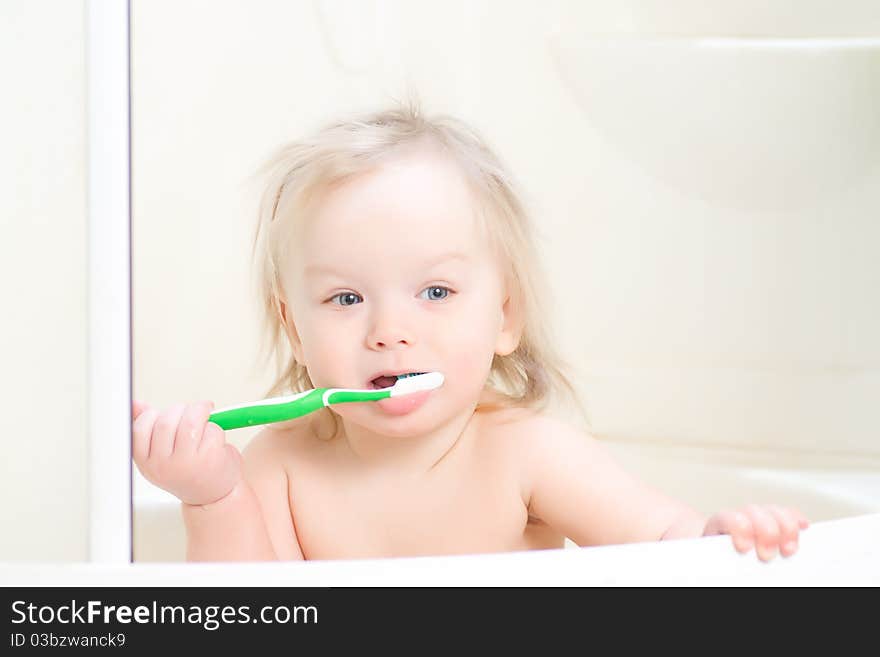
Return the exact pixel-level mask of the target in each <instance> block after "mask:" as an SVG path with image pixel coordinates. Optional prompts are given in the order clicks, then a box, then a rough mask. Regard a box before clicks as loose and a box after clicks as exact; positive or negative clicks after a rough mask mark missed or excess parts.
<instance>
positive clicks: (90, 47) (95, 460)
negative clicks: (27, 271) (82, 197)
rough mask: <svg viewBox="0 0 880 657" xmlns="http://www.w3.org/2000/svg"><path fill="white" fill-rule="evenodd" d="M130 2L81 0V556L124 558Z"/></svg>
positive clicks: (127, 544)
mask: <svg viewBox="0 0 880 657" xmlns="http://www.w3.org/2000/svg"><path fill="white" fill-rule="evenodd" d="M128 17H129V6H128V2H127V0H88V1H87V5H86V27H87V29H86V53H87V54H86V75H87V77H88V99H87V103H88V105H87V111H88V117H89V118H88V121H89V124H88V167H89V169H88V181H89V182H88V185H89V187H88V217H89V226H88V228H89V265H88V266H89V379H88V385H89V389H88V396H89V445H90V450H91V453H90V458H89V466H90V479H89V481H90V490H89V498H90V499H89V523H90V526H89V559H90V561H92V562H97V563H103V564H110V563H129V562H130V561H131V438H130V436H131V284H130V280H131V273H130V272H131V258H130V189H129V187H130V175H129V169H130V167H129V165H130V159H129V19H128Z"/></svg>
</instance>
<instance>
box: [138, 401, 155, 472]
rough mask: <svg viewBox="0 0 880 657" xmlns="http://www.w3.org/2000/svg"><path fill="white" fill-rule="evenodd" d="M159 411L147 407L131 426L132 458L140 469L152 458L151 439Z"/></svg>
mask: <svg viewBox="0 0 880 657" xmlns="http://www.w3.org/2000/svg"><path fill="white" fill-rule="evenodd" d="M157 417H159V411H158V410H156V409H155V408H152V407H150V406H147V407H146V408H145V409H144V410H143V411H141V412H140V413H139V414H138V416H137V419H135V421H134V422H132V424H131V456H132V458H134V462H135V463H137V464H138V467H140V466H142V465H143V464H144V463H145V462H146V460H147V458H148V457H149V456H150V437H151V436H152V434H153V425H154V424H155V422H156V418H157Z"/></svg>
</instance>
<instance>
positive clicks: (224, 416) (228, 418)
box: [208, 388, 324, 430]
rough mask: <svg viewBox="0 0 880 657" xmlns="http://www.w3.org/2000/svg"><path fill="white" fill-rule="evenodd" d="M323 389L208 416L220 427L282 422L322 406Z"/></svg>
mask: <svg viewBox="0 0 880 657" xmlns="http://www.w3.org/2000/svg"><path fill="white" fill-rule="evenodd" d="M323 395H324V389H322V388H316V389H315V390H312V391H311V392H310V393H308V394H307V395H303V396H302V397H300V398H298V399H294V400H293V401H287V402H281V403H278V404H265V403H263V404H259V403H258V404H251V405H249V406H247V405H246V406H240V407H236V408H230V409H226V410H222V409H221V410H219V411H215V412H214V413H211V416H210V417H209V418H208V421H209V422H213V423H214V424H216V425H218V426H219V427H220V428H221V429H224V430H228V429H240V428H242V427H253V426H257V425H259V424H269V423H270V422H283V421H284V420H292V419H294V418H297V417H300V416H302V415H307V414H309V413H312V412H314V411H317V410H318V409H319V408H322V407H323V406H324V400H323Z"/></svg>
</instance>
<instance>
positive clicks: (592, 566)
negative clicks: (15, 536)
mask: <svg viewBox="0 0 880 657" xmlns="http://www.w3.org/2000/svg"><path fill="white" fill-rule="evenodd" d="M878 535H880V514H872V515H865V516H856V517H852V518H842V519H839V520H832V521H826V522H818V523H816V524H814V525H812V526H811V527H809V528H808V529H806V530H805V531H803V532H802V533H801V536H800V539H799V544H800V547H799V549H798V552H797V554H795V555H794V556H792V557H790V558H788V559H783V558H781V557H778V556H777V557H776V558H775V559H773V560H772V561H771V562H769V563H763V562H761V561H759V560H758V558H757V556H756V555H755V551H754V550H752V551H751V552H749V553H748V554H738V553H737V552H736V550H734V549H733V544H732V543H731V541H730V537H729V536H708V537H705V538H694V539H681V540H675V541H661V542H646V543H630V544H628V545H611V546H605V547H590V548H583V549H577V548H568V549H562V550H534V551H531V552H510V553H504V554H484V555H465V556H448V557H410V558H398V559H368V560H363V561H355V560H339V561H335V560H334V561H286V562H282V563H271V562H251V563H134V564H128V565H126V566H109V565H106V566H105V565H93V564H58V563H46V564H35V563H14V564H13V563H10V564H2V563H0V582H3V584H4V585H5V586H22V587H24V586H28V587H33V586H146V587H152V586H184V587H192V586H205V587H214V586H300V587H301V586H310V587H324V586H330V587H334V586H379V587H382V586H878V585H880V542H878V541H877V536H878Z"/></svg>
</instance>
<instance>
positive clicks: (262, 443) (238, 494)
mask: <svg viewBox="0 0 880 657" xmlns="http://www.w3.org/2000/svg"><path fill="white" fill-rule="evenodd" d="M280 435H281V434H278V433H277V432H270V431H265V430H264V431H262V432H260V433H259V434H258V435H256V436H254V437H253V438H252V439H251V441H250V442H249V443H248V446H247V447H246V448H245V449H244V452H243V454H242V461H243V468H242V469H243V473H244V479H242V480H241V481H240V482H239V484H238V485H237V486H236V488H235V489H233V491H232V492H231V493H230V494H229V495H228V496H227V497H226V498H224V499H223V500H220V501H219V502H216V503H214V504H211V505H202V506H189V505H184V518H185V522H186V525H187V536H188V538H189V541H188V546H187V559H188V560H190V561H205V560H214V561H217V560H223V561H229V560H239V561H240V560H249V561H274V560H281V561H288V560H291V561H294V560H302V558H303V555H302V550H301V549H300V547H299V542H298V540H297V537H296V531H295V530H294V526H293V519H292V514H291V512H290V504H289V501H288V500H289V495H288V482H287V474H286V472H285V469H284V466H283V458H282V453H281V450H280V447H282V445H281V443H280V442H279V439H280Z"/></svg>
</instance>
